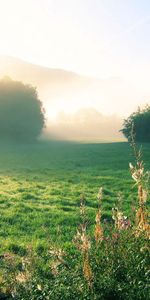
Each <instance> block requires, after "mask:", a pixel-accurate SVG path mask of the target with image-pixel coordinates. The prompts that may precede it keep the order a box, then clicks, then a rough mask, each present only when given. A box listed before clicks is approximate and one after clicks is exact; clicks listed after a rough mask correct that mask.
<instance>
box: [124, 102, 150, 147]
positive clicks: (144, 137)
mask: <svg viewBox="0 0 150 300" xmlns="http://www.w3.org/2000/svg"><path fill="white" fill-rule="evenodd" d="M132 126H134V133H135V140H136V141H137V142H150V106H149V105H146V106H145V108H143V109H140V108H138V110H137V111H136V112H134V113H132V114H131V115H130V116H129V117H128V118H127V119H125V120H124V123H123V128H122V129H121V130H120V131H121V132H122V133H123V134H124V136H125V137H126V138H127V139H128V140H130V135H131V131H132Z"/></svg>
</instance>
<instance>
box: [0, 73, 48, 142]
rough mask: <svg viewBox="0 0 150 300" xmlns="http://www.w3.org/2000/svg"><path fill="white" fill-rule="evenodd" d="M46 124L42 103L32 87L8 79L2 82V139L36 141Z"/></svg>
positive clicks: (0, 120)
mask: <svg viewBox="0 0 150 300" xmlns="http://www.w3.org/2000/svg"><path fill="white" fill-rule="evenodd" d="M44 124H45V118H44V110H43V107H42V102H41V101H40V100H39V99H38V95H37V91H36V89H35V88H34V87H32V86H30V85H25V84H23V83H22V82H19V81H13V80H11V79H10V78H8V77H6V78H4V79H2V80H1V81H0V138H5V139H13V140H24V141H27V140H33V139H36V138H37V137H38V136H39V135H40V133H41V131H42V129H43V127H44Z"/></svg>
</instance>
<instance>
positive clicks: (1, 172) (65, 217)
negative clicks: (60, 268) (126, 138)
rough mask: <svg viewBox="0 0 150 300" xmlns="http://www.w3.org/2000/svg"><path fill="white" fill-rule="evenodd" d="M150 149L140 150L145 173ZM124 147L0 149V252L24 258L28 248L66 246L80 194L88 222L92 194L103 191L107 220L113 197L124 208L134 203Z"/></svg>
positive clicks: (42, 144)
mask: <svg viewBox="0 0 150 300" xmlns="http://www.w3.org/2000/svg"><path fill="white" fill-rule="evenodd" d="M149 151H150V145H149V144H145V145H144V146H143V156H144V161H145V163H146V167H147V169H149V168H150V158H149ZM129 161H133V157H132V151H131V149H130V147H129V145H128V143H110V144H109V143H108V144H104V143H103V144H78V143H66V142H39V143H35V144H30V145H15V144H14V145H13V144H1V145H0V239H1V248H0V252H1V253H3V252H4V251H9V252H13V253H17V254H19V255H24V254H25V252H26V249H27V247H28V246H29V245H30V246H32V247H33V249H35V251H37V252H38V251H45V250H46V249H47V248H49V247H50V245H51V243H53V242H54V243H57V244H59V243H60V244H62V243H63V247H69V246H70V243H71V241H72V238H73V236H74V234H75V231H76V227H77V226H78V224H79V202H80V194H81V193H82V192H83V193H85V196H86V199H87V201H86V204H87V208H88V212H89V215H90V217H91V220H92V219H93V221H94V217H95V211H96V207H97V199H96V197H97V192H98V189H99V187H101V186H102V187H103V188H104V200H103V212H104V214H103V218H108V219H110V218H111V209H112V206H113V205H114V204H115V203H116V201H117V193H118V192H122V193H123V209H124V211H125V212H126V213H129V211H130V213H131V210H130V208H131V205H136V203H134V202H135V198H136V197H135V193H134V192H135V191H134V188H133V182H132V179H131V175H130V172H129V169H128V163H129Z"/></svg>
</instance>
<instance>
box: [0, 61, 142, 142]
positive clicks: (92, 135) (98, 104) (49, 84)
mask: <svg viewBox="0 0 150 300" xmlns="http://www.w3.org/2000/svg"><path fill="white" fill-rule="evenodd" d="M0 76H1V78H3V77H5V76H8V77H10V78H12V79H14V80H19V81H20V80H21V81H23V82H24V83H27V84H32V85H33V86H35V87H36V88H37V92H38V95H39V98H40V100H41V101H42V102H43V106H44V108H45V112H46V128H45V129H44V131H43V135H44V136H45V137H46V138H50V137H51V136H52V137H55V138H61V139H62V138H64V139H71V140H73V139H75V140H77V139H79V140H82V139H83V140H86V139H89V140H90V139H91V140H96V139H99V140H110V141H113V140H114V141H115V140H123V136H122V134H121V133H120V132H119V130H120V129H121V128H122V123H123V119H124V117H126V116H127V115H128V114H129V113H131V112H132V111H133V110H134V109H136V108H137V103H139V104H140V103H141V102H142V99H143V98H142V96H141V94H140V93H139V91H138V89H137V88H135V87H133V86H130V85H129V84H128V82H126V81H125V80H122V79H121V78H115V77H112V78H108V79H96V78H92V77H87V76H83V75H79V74H77V73H74V72H70V71H66V70H62V69H52V68H45V67H41V66H38V65H34V64H30V63H27V62H25V61H23V60H20V59H17V58H13V57H8V56H0ZM126 99H128V101H129V99H131V101H130V105H129V104H128V101H126Z"/></svg>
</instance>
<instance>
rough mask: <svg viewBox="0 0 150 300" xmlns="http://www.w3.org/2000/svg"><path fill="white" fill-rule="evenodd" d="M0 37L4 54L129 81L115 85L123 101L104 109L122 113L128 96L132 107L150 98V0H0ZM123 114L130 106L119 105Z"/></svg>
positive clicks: (104, 110)
mask: <svg viewBox="0 0 150 300" xmlns="http://www.w3.org/2000/svg"><path fill="white" fill-rule="evenodd" d="M0 38H1V41H0V55H1V54H2V55H9V56H13V57H18V58H21V59H23V60H25V61H27V62H31V63H33V64H37V65H41V66H45V67H49V68H58V69H64V70H70V71H73V72H76V73H78V74H82V75H86V76H90V77H95V78H99V79H100V80H107V79H110V78H112V79H119V80H120V82H124V83H125V84H124V88H123V89H122V85H123V84H122V83H121V85H120V86H121V87H120V86H119V88H118V90H119V91H120V92H118V95H116V90H117V87H116V86H115V87H113V88H112V85H113V83H112V84H111V90H110V92H109V93H107V94H108V97H110V101H111V93H113V92H114V91H113V89H114V90H115V92H114V95H112V97H114V99H115V97H118V98H117V99H118V100H117V101H118V102H116V107H115V108H114V103H115V102H113V101H112V102H111V103H112V104H111V103H110V101H109V103H107V106H106V105H103V106H105V107H104V109H103V111H102V113H103V112H104V113H106V114H107V112H108V113H109V114H110V111H112V112H113V113H115V112H116V113H117V105H118V103H119V99H120V95H123V94H124V95H123V96H124V97H123V98H122V104H123V102H124V101H126V102H127V103H128V104H129V105H128V106H130V104H131V101H132V99H133V101H134V106H132V107H131V110H132V109H133V108H135V104H136V105H138V104H140V101H141V102H142V103H147V102H148V101H149V99H150V87H149V86H150V85H149V78H150V1H149V0H13V1H12V0H0ZM112 82H113V81H112ZM108 89H109V87H108ZM105 90H107V87H106V88H105ZM129 94H130V97H129ZM81 96H82V95H81ZM84 97H85V99H84V103H85V102H86V99H87V95H85V96H84ZM90 97H91V98H92V95H90ZM108 97H107V98H108ZM136 97H137V98H136ZM136 99H137V101H136ZM141 99H143V100H141ZM61 101H62V99H59V102H61ZM96 101H98V100H96ZM96 101H95V106H94V109H96V107H97V104H96V103H97V102H96ZM79 102H80V99H79V101H78V104H79ZM81 102H82V101H81ZM104 102H105V101H103V104H104ZM84 103H83V105H84ZM127 103H126V104H127ZM65 105H66V104H65ZM91 105H92V103H89V106H91ZM56 106H57V105H56ZM58 106H59V103H58ZM101 106H102V105H101ZM121 106H122V111H121ZM126 106H127V105H126ZM86 107H87V103H86ZM66 108H67V105H66ZM107 108H108V109H107ZM123 109H124V111H123ZM49 110H51V107H49ZM98 110H99V111H100V108H99V107H98ZM118 112H119V114H121V113H122V115H123V113H124V112H125V113H126V114H128V113H129V112H130V110H126V111H125V108H124V105H120V110H119V109H118Z"/></svg>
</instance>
